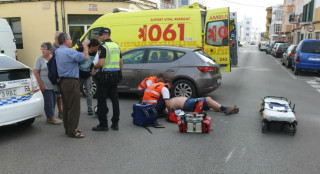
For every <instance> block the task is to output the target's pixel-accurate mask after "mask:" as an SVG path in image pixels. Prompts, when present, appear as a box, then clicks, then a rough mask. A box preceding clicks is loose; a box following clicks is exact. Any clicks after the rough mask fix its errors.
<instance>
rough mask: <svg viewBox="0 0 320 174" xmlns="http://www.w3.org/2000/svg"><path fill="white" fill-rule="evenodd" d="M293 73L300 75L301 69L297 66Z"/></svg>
mask: <svg viewBox="0 0 320 174" xmlns="http://www.w3.org/2000/svg"><path fill="white" fill-rule="evenodd" d="M293 74H294V75H299V74H300V70H299V69H298V68H297V67H295V68H294V70H293Z"/></svg>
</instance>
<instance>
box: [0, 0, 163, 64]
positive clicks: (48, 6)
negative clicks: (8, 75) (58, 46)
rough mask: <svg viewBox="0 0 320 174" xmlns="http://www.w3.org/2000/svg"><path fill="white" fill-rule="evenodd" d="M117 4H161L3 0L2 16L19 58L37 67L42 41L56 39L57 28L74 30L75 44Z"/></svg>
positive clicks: (144, 3) (149, 5)
mask: <svg viewBox="0 0 320 174" xmlns="http://www.w3.org/2000/svg"><path fill="white" fill-rule="evenodd" d="M114 8H122V9H129V10H147V9H156V8H158V6H157V3H155V2H153V1H148V0H141V1H140V0H136V1H130V2H129V1H127V0H112V1H111V0H97V1H94V0H92V1H76V0H69V1H68V0H64V1H51V0H30V1H27V2H22V1H10V2H9V1H8V2H4V1H2V2H1V1H0V17H1V18H5V19H7V20H8V22H9V24H10V26H11V28H12V30H13V33H14V36H15V39H16V45H17V55H18V60H19V61H21V62H22V63H24V64H26V65H28V66H30V67H33V64H34V61H35V59H36V58H37V57H38V56H39V55H41V52H40V45H41V43H43V42H53V41H54V34H55V32H56V31H65V32H68V33H70V35H71V37H72V39H73V44H75V42H76V40H77V39H79V38H80V37H81V36H82V35H83V33H84V32H86V30H87V29H88V28H89V27H90V25H91V24H92V23H93V22H94V21H95V20H96V19H97V18H99V17H100V16H102V15H104V14H106V13H112V12H113V9H114Z"/></svg>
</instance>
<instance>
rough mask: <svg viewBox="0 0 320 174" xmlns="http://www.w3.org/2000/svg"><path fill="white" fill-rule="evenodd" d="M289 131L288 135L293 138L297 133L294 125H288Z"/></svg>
mask: <svg viewBox="0 0 320 174" xmlns="http://www.w3.org/2000/svg"><path fill="white" fill-rule="evenodd" d="M289 131H290V134H291V135H292V136H294V135H295V134H296V132H297V127H296V125H295V124H290V125H289Z"/></svg>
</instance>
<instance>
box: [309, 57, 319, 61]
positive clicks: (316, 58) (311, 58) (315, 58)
mask: <svg viewBox="0 0 320 174" xmlns="http://www.w3.org/2000/svg"><path fill="white" fill-rule="evenodd" d="M309 60H318V61H320V58H319V57H309Z"/></svg>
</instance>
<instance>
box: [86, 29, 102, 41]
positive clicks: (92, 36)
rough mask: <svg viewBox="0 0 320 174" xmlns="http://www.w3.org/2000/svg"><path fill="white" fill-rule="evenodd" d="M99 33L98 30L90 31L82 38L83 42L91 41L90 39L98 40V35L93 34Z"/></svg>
mask: <svg viewBox="0 0 320 174" xmlns="http://www.w3.org/2000/svg"><path fill="white" fill-rule="evenodd" d="M98 31H99V28H94V29H91V30H90V31H89V32H88V33H87V34H86V36H85V37H84V40H85V39H88V40H90V39H92V38H95V39H98V38H99V35H98V34H95V33H96V32H98Z"/></svg>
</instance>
